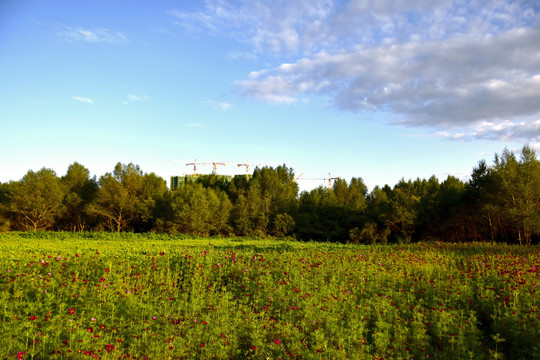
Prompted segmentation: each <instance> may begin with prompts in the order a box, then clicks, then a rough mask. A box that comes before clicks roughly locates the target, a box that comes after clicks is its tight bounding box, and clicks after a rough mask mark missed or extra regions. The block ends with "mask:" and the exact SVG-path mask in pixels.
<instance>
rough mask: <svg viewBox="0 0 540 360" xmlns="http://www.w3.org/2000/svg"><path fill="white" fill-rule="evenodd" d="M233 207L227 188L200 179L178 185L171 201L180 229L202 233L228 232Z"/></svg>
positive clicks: (174, 216) (174, 217)
mask: <svg viewBox="0 0 540 360" xmlns="http://www.w3.org/2000/svg"><path fill="white" fill-rule="evenodd" d="M231 207H232V205H231V202H230V201H229V198H228V197H227V195H226V194H225V193H224V192H223V191H221V190H219V189H216V190H214V189H212V188H205V187H203V185H202V184H200V183H193V184H186V185H184V186H182V187H180V188H178V189H177V190H175V191H174V192H173V195H172V201H171V209H172V214H173V223H174V224H175V225H176V229H177V231H179V232H181V233H187V234H192V235H201V236H208V235H215V234H228V233H229V232H230V227H229V225H228V222H229V215H230V211H231Z"/></svg>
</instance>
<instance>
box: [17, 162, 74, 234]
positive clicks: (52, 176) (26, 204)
mask: <svg viewBox="0 0 540 360" xmlns="http://www.w3.org/2000/svg"><path fill="white" fill-rule="evenodd" d="M63 197H64V192H63V190H62V186H61V184H60V179H59V178H58V177H57V176H56V173H55V172H54V171H53V170H51V169H46V168H42V169H41V170H39V171H37V172H34V171H31V170H30V171H28V172H27V173H26V175H24V177H23V178H22V179H21V181H19V182H13V183H11V184H10V186H9V190H8V210H9V212H10V213H11V217H12V219H13V220H14V222H15V225H16V226H17V227H18V228H19V229H21V230H25V231H27V230H34V231H37V230H47V229H50V228H52V227H53V225H54V221H55V218H56V217H57V216H58V215H60V214H61V212H62V211H63V210H64V207H63V204H62V200H63Z"/></svg>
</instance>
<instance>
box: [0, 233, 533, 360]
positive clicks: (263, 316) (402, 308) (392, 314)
mask: <svg viewBox="0 0 540 360" xmlns="http://www.w3.org/2000/svg"><path fill="white" fill-rule="evenodd" d="M539 265H540V248H539V247H538V246H530V247H519V246H513V245H512V246H510V245H503V244H486V243H461V244H451V243H416V244H404V245H343V244H336V243H320V242H317V243H315V242H297V241H292V240H259V239H235V238H223V239H221V238H193V237H185V236H170V235H156V234H131V233H119V234H111V233H7V234H3V235H0V297H1V298H0V299H1V301H0V318H1V320H2V321H1V322H0V357H1V358H7V359H85V358H88V359H91V358H95V359H192V358H200V359H227V358H230V359H245V358H253V359H268V358H269V359H374V358H376V359H538V358H540V345H539V342H538V339H540V317H539V315H540V314H539V313H538V302H539V301H538V300H539V298H540V296H539V295H538V287H539V284H538V267H539Z"/></svg>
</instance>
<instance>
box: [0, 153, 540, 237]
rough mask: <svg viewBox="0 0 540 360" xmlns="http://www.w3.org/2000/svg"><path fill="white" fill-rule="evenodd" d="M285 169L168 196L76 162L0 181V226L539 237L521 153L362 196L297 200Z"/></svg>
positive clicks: (315, 194)
mask: <svg viewBox="0 0 540 360" xmlns="http://www.w3.org/2000/svg"><path fill="white" fill-rule="evenodd" d="M294 179H295V176H294V172H293V169H291V168H288V167H287V166H285V165H283V166H278V167H276V168H272V167H263V168H256V169H255V170H254V172H253V176H252V177H251V178H249V180H248V179H247V178H246V177H244V176H236V177H234V178H233V179H232V181H230V182H228V181H223V179H221V178H218V177H216V176H215V175H203V176H199V177H198V178H196V181H194V182H192V183H188V184H185V185H183V186H181V187H180V188H178V189H177V190H174V191H169V190H168V189H167V186H166V182H165V180H163V179H162V178H160V177H158V176H156V175H155V174H153V173H152V174H147V173H143V171H142V170H141V169H140V168H139V167H138V166H136V165H133V164H128V165H125V164H120V163H119V164H118V165H117V166H116V167H115V169H114V170H113V172H111V173H107V174H105V175H103V176H101V177H100V178H99V179H97V178H95V177H94V178H91V177H90V173H89V171H88V170H87V169H86V168H85V167H84V166H82V165H81V164H78V163H74V164H72V165H71V166H70V167H69V169H68V171H67V173H66V175H65V176H62V177H58V176H57V175H56V174H55V173H54V171H52V170H50V169H46V168H43V169H41V170H39V171H37V172H34V171H29V172H28V173H27V174H26V175H25V176H24V177H23V178H22V179H21V180H20V181H12V182H9V183H3V184H0V230H2V231H7V230H23V231H26V230H34V231H36V230H70V231H73V230H77V231H83V230H107V231H115V232H120V231H134V232H149V231H152V232H158V233H172V234H176V233H181V234H189V235H200V236H213V235H237V236H257V237H270V236H272V237H296V238H297V239H302V240H315V241H332V242H353V243H365V244H374V243H387V242H390V243H407V242H410V241H419V240H441V241H452V242H456V241H458V242H462V241H491V242H507V243H519V244H523V245H529V244H531V243H536V242H538V240H539V237H540V162H539V161H538V160H537V158H536V155H535V152H534V151H533V150H532V149H531V148H530V147H528V146H525V147H523V149H522V152H521V154H520V155H519V156H516V155H515V154H514V153H512V152H510V151H508V150H504V151H503V152H502V154H500V155H499V154H497V155H496V156H495V159H494V162H493V165H491V166H490V165H488V164H487V163H486V161H484V160H482V161H480V162H479V163H478V166H477V167H475V168H474V170H473V171H472V174H471V177H470V181H468V182H463V181H461V180H459V179H457V178H455V177H453V176H448V178H447V179H445V180H444V181H442V182H440V181H439V180H438V179H437V178H435V177H431V178H430V179H427V180H426V179H416V180H407V181H406V180H404V179H403V180H401V181H400V182H399V183H398V184H396V185H395V186H394V187H393V188H391V187H390V186H388V185H386V186H383V187H375V188H374V189H373V190H372V191H368V189H367V187H366V185H365V184H364V183H363V181H362V179H361V178H353V179H351V181H350V182H347V181H345V180H343V179H337V180H336V181H334V182H333V184H332V186H331V187H323V186H321V187H318V188H316V189H314V190H312V191H309V192H307V191H306V192H302V193H300V194H299V191H298V185H297V183H296V182H295V181H294Z"/></svg>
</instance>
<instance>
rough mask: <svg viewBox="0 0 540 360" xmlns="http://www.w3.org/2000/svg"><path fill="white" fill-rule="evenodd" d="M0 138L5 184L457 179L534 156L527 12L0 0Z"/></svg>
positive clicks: (443, 4) (534, 78) (536, 110)
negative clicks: (191, 177) (118, 168)
mask: <svg viewBox="0 0 540 360" xmlns="http://www.w3.org/2000/svg"><path fill="white" fill-rule="evenodd" d="M0 136H1V141H0V182H8V181H12V180H13V181H17V180H20V179H21V178H22V177H23V176H24V174H26V173H27V172H28V171H29V170H34V171H37V170H39V169H41V168H43V167H47V168H51V169H53V170H55V171H56V173H57V175H58V176H62V175H65V173H66V171H67V168H68V166H69V165H70V164H72V163H74V162H78V163H80V164H82V165H84V166H85V167H86V168H88V169H89V170H90V173H91V175H92V176H94V175H95V176H97V178H99V177H100V176H101V175H104V174H105V173H107V172H111V171H112V170H113V169H114V166H115V164H117V163H118V162H122V163H124V164H128V163H134V164H137V165H139V166H140V168H141V169H142V170H143V171H144V172H146V173H152V172H153V173H156V174H157V175H159V176H161V177H163V178H164V179H165V180H167V182H168V181H169V179H170V176H172V175H180V176H181V175H184V174H192V173H193V166H191V165H186V164H188V163H193V162H199V163H212V162H219V163H225V164H226V165H218V166H217V173H218V174H226V175H234V174H244V173H245V170H246V168H245V167H241V166H240V167H239V166H237V164H246V163H247V164H251V167H250V168H249V171H250V172H251V170H252V169H253V168H254V166H256V165H261V166H265V165H267V166H277V165H280V164H286V165H287V166H289V167H291V168H293V169H294V172H295V175H296V176H300V178H299V179H298V180H297V181H298V183H299V186H300V189H301V190H309V189H312V188H314V187H317V186H320V185H325V184H327V182H328V181H327V180H325V179H328V178H329V177H340V178H343V179H345V180H347V181H349V180H350V179H351V178H352V177H361V178H362V179H363V180H364V182H365V183H366V185H367V186H368V188H369V189H373V187H375V186H377V185H378V186H383V185H385V184H388V185H390V186H393V185H394V184H396V183H397V182H398V181H399V180H400V179H402V178H403V179H405V180H408V179H413V180H414V179H416V178H421V179H423V178H425V179H427V178H429V177H431V176H432V175H435V176H436V177H437V178H438V179H439V180H440V181H443V180H444V179H446V177H447V176H448V175H452V176H456V177H458V178H460V179H462V180H467V177H468V176H469V175H470V174H471V172H472V169H473V168H474V167H475V166H476V165H477V163H478V161H479V160H482V159H486V161H487V162H488V163H492V160H493V157H494V155H495V153H501V152H502V151H503V150H504V148H508V149H510V150H512V151H516V152H519V150H520V149H521V148H522V146H523V145H525V144H529V145H530V146H532V147H534V148H536V149H540V2H539V1H538V0H531V1H526V0H523V1H499V0H493V1H476V0H469V1H464V0H455V1H454V0H414V1H411V0H400V1H390V0H378V1H368V0H350V1H345V0H295V1H285V0H275V1H270V0H267V1H263V0H236V1H232V0H206V1H195V0H193V1H180V0H176V1H174V0H152V1H150V0H149V1H136V0H131V1H127V0H126V1H120V0H113V1H111V0H77V1H73V0H63V1H60V0H24V1H22V0H2V1H0ZM197 171H198V172H199V173H211V172H212V165H210V164H200V165H199V166H197Z"/></svg>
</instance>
